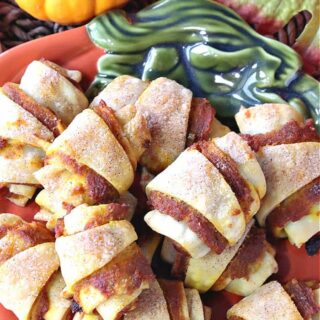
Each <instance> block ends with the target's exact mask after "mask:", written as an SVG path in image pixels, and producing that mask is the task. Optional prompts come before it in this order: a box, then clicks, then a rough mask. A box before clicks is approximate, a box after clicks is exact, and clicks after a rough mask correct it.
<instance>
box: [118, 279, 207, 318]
mask: <svg viewBox="0 0 320 320" xmlns="http://www.w3.org/2000/svg"><path fill="white" fill-rule="evenodd" d="M210 318H211V309H210V308H207V307H205V306H204V305H203V304H202V301H201V298H200V295H199V292H198V291H197V290H195V289H185V288H184V287H183V283H182V282H180V281H172V280H164V279H159V280H158V281H156V280H155V281H153V282H152V283H151V284H150V288H149V289H148V290H145V291H144V292H143V293H142V294H141V295H140V297H139V299H138V301H137V304H136V308H135V309H134V310H132V311H130V312H128V313H127V314H126V315H125V316H124V319H123V320H137V319H139V320H150V319H153V320H210Z"/></svg>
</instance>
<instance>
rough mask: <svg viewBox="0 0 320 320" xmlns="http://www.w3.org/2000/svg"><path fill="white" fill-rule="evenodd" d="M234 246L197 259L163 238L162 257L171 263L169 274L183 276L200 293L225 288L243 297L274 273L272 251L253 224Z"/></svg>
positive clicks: (275, 269)
mask: <svg viewBox="0 0 320 320" xmlns="http://www.w3.org/2000/svg"><path fill="white" fill-rule="evenodd" d="M252 224H253V221H251V222H250V223H249V224H248V225H247V228H246V232H245V234H244V235H243V236H242V238H241V239H240V240H239V241H238V242H237V243H236V245H234V246H231V247H230V246H229V247H227V248H226V249H225V250H224V251H223V252H222V253H221V254H216V253H214V252H210V253H209V254H207V255H206V256H204V257H202V258H198V259H194V258H190V257H188V256H187V255H186V254H184V253H181V252H179V251H176V250H175V249H174V246H173V244H172V241H171V240H168V239H165V241H164V245H163V247H162V257H163V258H164V259H165V260H166V261H167V262H169V263H170V264H172V265H173V266H172V275H173V276H174V277H177V278H179V279H184V281H185V284H186V286H188V287H191V288H195V289H197V290H199V291H200V292H206V291H208V290H213V291H219V290H226V291H229V292H231V293H234V294H237V295H241V296H246V295H249V294H251V293H252V292H253V291H254V290H256V289H257V288H258V287H260V286H261V285H262V284H263V283H264V282H265V281H266V279H267V278H268V277H269V276H270V275H271V274H272V273H275V272H277V270H278V266H277V262H276V261H275V259H274V256H275V251H274V249H273V248H272V246H271V245H270V244H269V243H268V242H267V241H266V238H265V232H264V230H263V229H259V228H256V227H252Z"/></svg>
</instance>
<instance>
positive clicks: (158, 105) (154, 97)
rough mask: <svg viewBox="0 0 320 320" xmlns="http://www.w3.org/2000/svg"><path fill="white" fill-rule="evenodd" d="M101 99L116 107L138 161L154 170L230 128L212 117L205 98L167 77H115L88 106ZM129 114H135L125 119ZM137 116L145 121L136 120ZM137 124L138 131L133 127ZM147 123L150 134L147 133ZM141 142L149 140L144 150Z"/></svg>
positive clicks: (211, 109)
mask: <svg viewBox="0 0 320 320" xmlns="http://www.w3.org/2000/svg"><path fill="white" fill-rule="evenodd" d="M102 100H103V101H104V102H105V103H106V104H107V105H108V106H109V107H111V108H112V109H113V110H115V114H116V116H117V117H118V119H119V121H120V122H121V123H122V125H123V126H124V132H125V133H126V136H127V137H128V139H129V141H131V143H132V144H136V145H140V148H139V150H140V153H139V157H140V156H141V155H142V158H141V160H140V162H141V164H142V165H144V166H145V167H146V168H147V169H148V170H149V171H150V172H153V173H158V172H160V171H162V170H163V169H165V168H166V167H167V166H168V165H169V164H170V163H172V162H173V161H174V160H175V159H176V158H177V157H178V155H179V154H180V153H181V152H182V151H183V150H184V149H185V146H186V145H190V144H192V142H195V141H198V140H207V139H209V138H210V137H217V136H220V135H224V134H225V133H227V132H228V131H230V130H229V129H228V128H227V127H225V126H223V125H222V124H221V123H220V122H219V121H218V120H217V119H215V117H214V115H215V111H214V109H213V107H212V106H211V104H210V103H209V101H208V100H206V99H200V98H193V99H192V93H191V91H190V90H188V89H186V88H184V87H183V86H181V85H179V84H178V83H176V82H175V81H173V80H170V79H166V78H158V79H156V80H154V81H152V82H147V81H142V80H140V79H137V78H134V77H132V76H120V77H117V78H116V79H114V80H113V81H112V82H111V83H110V84H109V85H108V86H107V87H106V88H105V89H104V90H103V91H101V93H100V94H99V95H98V96H97V97H96V98H95V99H94V100H93V102H92V104H91V106H93V107H94V106H96V105H98V104H99V103H100V102H101V101H102ZM130 110H131V111H130ZM130 113H131V114H132V115H133V114H134V117H133V116H131V117H130V118H128V114H130ZM139 116H140V117H142V119H145V120H146V123H144V122H143V121H141V120H139ZM134 120H135V123H136V125H135V126H133V121H134ZM138 124H139V130H134V127H138ZM146 126H147V128H149V129H150V132H151V136H147V135H146V130H145V128H146ZM139 137H140V140H139V139H138V138H139ZM143 142H144V144H146V143H147V142H148V144H149V147H148V148H147V149H146V148H144V149H143V148H142V147H143Z"/></svg>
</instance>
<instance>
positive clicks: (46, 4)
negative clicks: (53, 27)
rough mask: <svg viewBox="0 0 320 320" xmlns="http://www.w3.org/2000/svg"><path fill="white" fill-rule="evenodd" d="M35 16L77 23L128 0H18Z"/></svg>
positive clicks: (20, 4)
mask: <svg viewBox="0 0 320 320" xmlns="http://www.w3.org/2000/svg"><path fill="white" fill-rule="evenodd" d="M16 2H17V4H18V5H19V6H20V7H21V8H22V9H23V10H25V11H27V12H28V13H29V14H31V15H32V16H33V17H35V18H37V19H40V20H50V21H54V22H58V23H60V24H75V23H80V22H83V21H86V20H89V19H91V18H93V17H94V16H96V15H99V14H100V13H102V12H104V11H107V10H109V9H112V8H115V7H119V6H121V5H122V4H125V3H126V2H128V0H16Z"/></svg>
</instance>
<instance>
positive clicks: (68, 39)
mask: <svg viewBox="0 0 320 320" xmlns="http://www.w3.org/2000/svg"><path fill="white" fill-rule="evenodd" d="M101 55H102V50H101V49H98V48H96V47H95V46H94V45H93V44H92V43H91V42H90V39H89V38H88V36H87V33H86V29H85V27H80V28H76V29H73V30H70V31H66V32H63V33H59V34H55V35H51V36H48V37H44V38H41V39H38V40H34V41H31V42H28V43H26V44H23V45H21V46H18V47H16V48H14V49H11V50H9V51H6V52H5V53H3V54H2V55H0V86H2V85H3V84H4V83H5V82H7V81H14V82H19V80H20V77H21V75H22V74H23V71H24V69H25V67H26V66H27V65H28V64H29V63H30V62H31V61H32V60H35V59H40V58H46V59H48V60H52V61H54V62H56V63H58V64H60V65H62V66H64V67H66V68H71V69H77V70H80V71H81V72H82V73H83V75H84V79H83V86H84V87H87V86H88V84H89V83H90V81H91V80H92V79H93V77H94V75H95V73H96V70H97V69H96V62H97V59H98V58H99V57H100V56H101ZM0 116H1V115H0ZM37 210H38V208H37V205H36V204H35V203H31V204H29V205H28V206H27V207H25V208H21V207H18V206H15V205H13V204H11V203H10V202H9V201H7V200H5V199H3V198H1V197H0V212H1V213H5V212H10V213H15V214H18V215H20V216H21V217H23V218H24V219H27V220H29V221H30V220H31V219H32V217H33V215H34V214H35V213H36V212H37ZM273 243H274V245H275V247H276V249H277V260H278V262H279V273H278V274H277V275H276V277H275V278H276V279H278V280H280V281H281V282H286V281H288V280H289V279H291V278H293V277H295V278H297V279H299V280H311V279H319V271H318V270H319V259H318V258H319V257H318V256H314V257H309V256H308V255H307V254H306V252H305V249H304V248H301V249H297V248H295V247H293V246H291V245H290V244H289V243H288V241H286V240H274V241H273ZM204 299H205V302H206V304H207V305H210V306H212V307H213V318H214V319H215V320H224V319H226V318H225V312H226V310H227V308H228V307H230V306H231V304H232V303H234V302H235V301H237V300H239V298H238V297H237V296H234V295H231V294H228V293H218V294H217V293H209V294H206V295H205V297H204ZM0 320H16V317H15V316H14V315H13V314H12V313H11V312H9V311H7V310H5V309H4V308H3V307H1V305H0Z"/></svg>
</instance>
